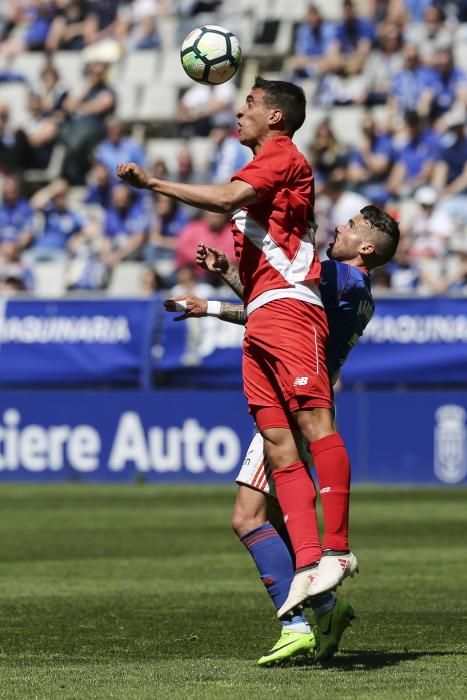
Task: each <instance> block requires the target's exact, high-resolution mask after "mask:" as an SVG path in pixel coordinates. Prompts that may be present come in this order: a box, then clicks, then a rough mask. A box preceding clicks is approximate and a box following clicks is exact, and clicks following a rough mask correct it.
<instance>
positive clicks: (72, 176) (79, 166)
mask: <svg viewBox="0 0 467 700" xmlns="http://www.w3.org/2000/svg"><path fill="white" fill-rule="evenodd" d="M107 68H108V66H107V64H106V63H103V62H101V61H95V62H91V63H88V64H87V65H86V66H85V69H84V75H85V78H86V82H85V85H84V88H83V89H82V90H80V91H79V92H77V93H75V94H70V95H67V97H66V98H65V100H64V102H63V109H64V111H65V113H66V117H67V118H66V121H65V122H64V124H63V126H62V128H61V131H60V138H61V140H62V141H63V143H64V144H65V146H66V148H67V153H66V157H65V163H64V166H63V175H64V176H65V177H66V178H67V179H68V180H69V181H70V182H71V183H72V184H74V185H81V184H83V183H84V178H85V174H86V172H87V170H88V168H89V154H90V152H91V149H92V148H93V146H95V145H96V143H98V142H99V141H100V140H101V139H102V138H103V137H104V135H105V118H106V117H108V116H109V115H110V114H111V113H112V112H113V110H114V108H115V93H114V91H113V89H112V88H111V87H110V86H109V85H108V84H107V78H106V73H107Z"/></svg>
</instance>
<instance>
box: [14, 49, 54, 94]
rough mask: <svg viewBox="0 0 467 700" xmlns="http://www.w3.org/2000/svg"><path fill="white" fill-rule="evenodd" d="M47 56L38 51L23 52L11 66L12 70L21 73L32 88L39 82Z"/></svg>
mask: <svg viewBox="0 0 467 700" xmlns="http://www.w3.org/2000/svg"><path fill="white" fill-rule="evenodd" d="M46 62H47V59H46V57H45V54H43V53H39V52H36V51H23V53H20V54H19V55H18V56H16V58H15V59H14V60H13V62H12V63H11V64H10V68H11V70H13V71H14V72H15V73H21V74H22V75H24V77H25V79H26V80H27V82H28V83H29V85H30V86H31V87H33V86H34V83H37V81H38V80H39V75H40V72H41V70H42V68H43V67H44V65H45V64H46Z"/></svg>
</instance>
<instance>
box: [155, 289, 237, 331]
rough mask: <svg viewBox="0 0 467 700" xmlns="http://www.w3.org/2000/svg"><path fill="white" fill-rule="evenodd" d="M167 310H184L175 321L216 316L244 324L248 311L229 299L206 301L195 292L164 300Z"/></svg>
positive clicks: (230, 321)
mask: <svg viewBox="0 0 467 700" xmlns="http://www.w3.org/2000/svg"><path fill="white" fill-rule="evenodd" d="M164 307H165V310H166V311H170V312H171V313H176V312H177V311H182V312H183V313H182V314H181V315H180V316H176V317H175V318H174V321H184V320H185V319H187V318H202V317H203V316H214V317H215V318H220V319H221V321H228V322H229V323H236V324H238V325H241V326H244V325H245V323H246V311H245V309H244V308H243V306H242V304H233V303H232V302H227V301H206V300H205V299H200V298H199V297H196V296H194V295H193V294H188V295H186V294H183V295H180V296H176V297H173V298H172V299H167V300H166V301H164Z"/></svg>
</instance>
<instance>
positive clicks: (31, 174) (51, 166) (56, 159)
mask: <svg viewBox="0 0 467 700" xmlns="http://www.w3.org/2000/svg"><path fill="white" fill-rule="evenodd" d="M64 158H65V146H64V145H63V144H62V143H56V144H55V146H54V147H53V150H52V154H51V156H50V159H49V163H48V165H47V167H46V168H30V169H29V170H25V171H24V173H23V178H24V180H25V182H30V183H38V184H40V183H43V184H47V183H48V182H52V180H55V178H56V177H58V176H59V175H60V172H61V169H62V165H63V160H64Z"/></svg>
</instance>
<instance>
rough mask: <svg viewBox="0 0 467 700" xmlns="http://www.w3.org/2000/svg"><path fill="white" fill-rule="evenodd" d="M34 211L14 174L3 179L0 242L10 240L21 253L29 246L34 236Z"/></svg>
mask: <svg viewBox="0 0 467 700" xmlns="http://www.w3.org/2000/svg"><path fill="white" fill-rule="evenodd" d="M33 224H34V212H33V210H32V208H31V207H30V205H29V203H28V201H27V200H26V199H25V198H24V197H22V195H21V183H20V181H19V179H18V178H17V177H15V176H13V175H10V176H7V177H5V178H4V180H3V189H2V201H1V203H0V244H1V245H3V243H5V242H7V241H9V242H12V243H14V244H15V248H16V250H17V251H18V252H19V253H20V252H21V251H22V250H24V249H25V248H27V247H28V246H29V245H30V244H31V241H32V237H33Z"/></svg>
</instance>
